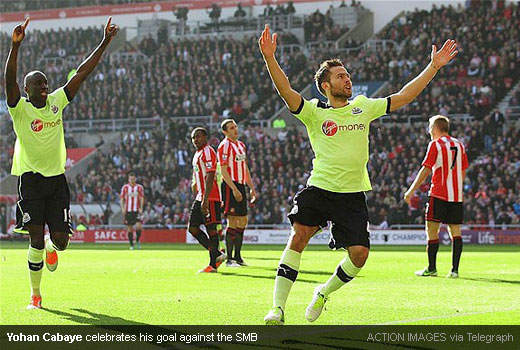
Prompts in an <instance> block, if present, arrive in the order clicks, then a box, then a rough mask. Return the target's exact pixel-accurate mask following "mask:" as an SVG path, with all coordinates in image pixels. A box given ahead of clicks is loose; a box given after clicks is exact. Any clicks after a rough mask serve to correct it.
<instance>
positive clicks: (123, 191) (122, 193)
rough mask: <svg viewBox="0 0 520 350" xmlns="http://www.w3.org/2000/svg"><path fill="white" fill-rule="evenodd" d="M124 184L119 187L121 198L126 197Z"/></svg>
mask: <svg viewBox="0 0 520 350" xmlns="http://www.w3.org/2000/svg"><path fill="white" fill-rule="evenodd" d="M126 188H127V187H126V185H125V186H123V187H122V188H121V198H123V199H125V197H126Z"/></svg>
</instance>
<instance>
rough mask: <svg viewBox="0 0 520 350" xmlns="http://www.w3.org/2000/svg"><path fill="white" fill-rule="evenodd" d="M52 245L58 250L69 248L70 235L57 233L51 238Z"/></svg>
mask: <svg viewBox="0 0 520 350" xmlns="http://www.w3.org/2000/svg"><path fill="white" fill-rule="evenodd" d="M51 240H52V244H53V245H54V247H55V248H56V250H60V251H62V250H65V249H67V247H68V246H69V235H68V234H66V233H57V234H54V235H52V236H51Z"/></svg>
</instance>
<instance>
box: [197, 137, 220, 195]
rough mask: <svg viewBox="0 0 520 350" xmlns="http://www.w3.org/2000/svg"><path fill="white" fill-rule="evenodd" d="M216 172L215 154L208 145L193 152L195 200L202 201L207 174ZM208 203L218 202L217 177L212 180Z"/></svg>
mask: <svg viewBox="0 0 520 350" xmlns="http://www.w3.org/2000/svg"><path fill="white" fill-rule="evenodd" d="M216 171H217V153H216V152H215V150H214V149H213V148H211V146H210V145H208V144H207V145H206V146H204V147H202V148H201V149H199V150H197V152H195V155H193V174H194V175H195V183H196V184H197V190H198V192H197V198H196V200H198V201H202V196H203V194H204V191H205V190H206V176H207V175H208V173H214V172H216ZM208 200H209V201H220V190H219V188H218V185H217V177H216V176H215V179H214V180H213V188H212V189H211V192H210V194H209V198H208Z"/></svg>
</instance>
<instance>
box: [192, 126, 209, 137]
mask: <svg viewBox="0 0 520 350" xmlns="http://www.w3.org/2000/svg"><path fill="white" fill-rule="evenodd" d="M197 131H200V132H202V133H203V134H204V136H208V131H207V130H206V129H205V128H203V127H202V126H197V127H196V128H195V129H193V131H192V132H191V134H192V135H194V134H195V133H196V132H197Z"/></svg>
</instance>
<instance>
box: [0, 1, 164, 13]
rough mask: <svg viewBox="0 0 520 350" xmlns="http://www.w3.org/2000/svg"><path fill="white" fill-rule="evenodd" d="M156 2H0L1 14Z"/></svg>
mask: <svg viewBox="0 0 520 350" xmlns="http://www.w3.org/2000/svg"><path fill="white" fill-rule="evenodd" d="M150 1H155V0H53V1H49V0H5V1H0V11H1V12H17V11H31V10H33V11H39V10H48V9H61V8H66V7H82V6H96V5H123V4H133V3H140V2H150Z"/></svg>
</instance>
